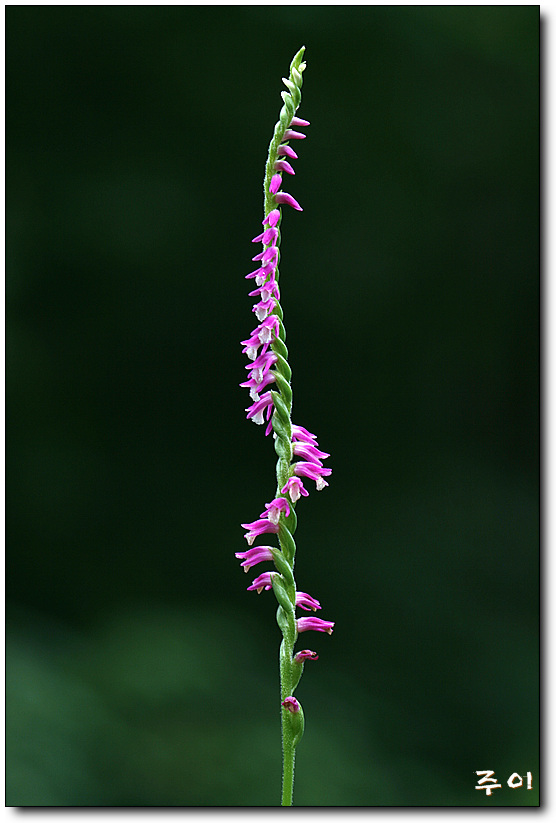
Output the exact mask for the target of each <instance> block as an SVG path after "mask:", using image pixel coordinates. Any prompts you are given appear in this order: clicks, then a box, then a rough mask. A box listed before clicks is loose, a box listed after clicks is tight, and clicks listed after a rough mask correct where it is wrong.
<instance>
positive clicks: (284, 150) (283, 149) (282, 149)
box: [278, 146, 297, 160]
mask: <svg viewBox="0 0 556 823" xmlns="http://www.w3.org/2000/svg"><path fill="white" fill-rule="evenodd" d="M278 154H285V155H286V157H291V159H292V160H297V154H296V153H295V152H294V150H293V149H292V148H291V146H278Z"/></svg>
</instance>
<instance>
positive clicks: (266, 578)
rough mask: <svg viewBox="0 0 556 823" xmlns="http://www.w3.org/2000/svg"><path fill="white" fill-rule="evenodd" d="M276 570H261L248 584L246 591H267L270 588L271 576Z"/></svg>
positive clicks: (258, 592)
mask: <svg viewBox="0 0 556 823" xmlns="http://www.w3.org/2000/svg"><path fill="white" fill-rule="evenodd" d="M275 574H276V572H263V573H262V574H260V575H259V576H258V577H256V578H255V579H254V580H253V582H252V583H251V585H250V586H247V591H248V592H257V594H260V593H261V592H262V591H263V589H266V591H269V589H271V588H272V578H273V577H274V575H275Z"/></svg>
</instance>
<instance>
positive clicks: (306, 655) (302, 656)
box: [293, 649, 319, 664]
mask: <svg viewBox="0 0 556 823" xmlns="http://www.w3.org/2000/svg"><path fill="white" fill-rule="evenodd" d="M318 659H319V656H318V654H317V653H316V652H312V651H311V649H303V651H302V652H297V654H296V655H294V658H293V662H294V663H298V664H300V663H304V662H305V661H306V660H318Z"/></svg>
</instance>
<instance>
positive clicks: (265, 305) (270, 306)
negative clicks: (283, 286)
mask: <svg viewBox="0 0 556 823" xmlns="http://www.w3.org/2000/svg"><path fill="white" fill-rule="evenodd" d="M275 308H276V300H275V299H274V297H269V298H268V300H261V302H260V303H255V305H254V306H253V311H254V312H255V316H256V318H257V320H258V321H259V322H262V321H263V320H265V319H266V318H267V317H268V315H269V314H270V313H271V312H273V311H274V309H275Z"/></svg>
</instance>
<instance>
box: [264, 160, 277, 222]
mask: <svg viewBox="0 0 556 823" xmlns="http://www.w3.org/2000/svg"><path fill="white" fill-rule="evenodd" d="M278 154H280V150H279V149H278ZM279 219H280V209H273V210H272V211H271V212H269V213H268V214H267V216H266V217H265V219H264V220H263V225H265V224H267V223H268V225H269V226H272V227H274V226H275V225H276V223H277V222H278V221H279Z"/></svg>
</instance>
